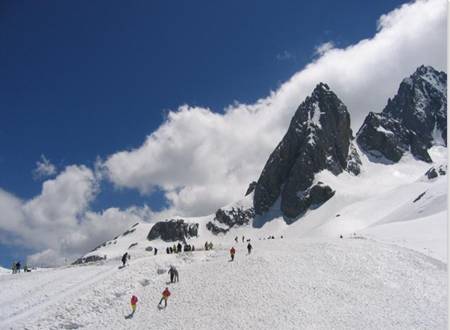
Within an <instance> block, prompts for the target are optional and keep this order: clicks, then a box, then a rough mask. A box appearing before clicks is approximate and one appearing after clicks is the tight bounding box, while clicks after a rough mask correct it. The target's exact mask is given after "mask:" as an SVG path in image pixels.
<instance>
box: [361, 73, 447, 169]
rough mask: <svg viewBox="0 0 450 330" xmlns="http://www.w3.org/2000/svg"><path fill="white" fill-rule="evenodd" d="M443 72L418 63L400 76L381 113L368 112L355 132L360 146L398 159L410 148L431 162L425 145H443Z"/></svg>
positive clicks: (445, 123)
mask: <svg viewBox="0 0 450 330" xmlns="http://www.w3.org/2000/svg"><path fill="white" fill-rule="evenodd" d="M446 91H447V74H446V73H445V72H438V71H436V70H435V69H433V68H432V67H429V66H428V67H425V66H421V67H419V68H418V69H417V70H416V72H414V74H412V75H411V76H410V77H409V78H406V79H404V80H403V81H402V82H401V84H400V87H399V89H398V92H397V94H396V95H395V96H394V98H393V99H392V100H391V99H389V100H388V103H387V105H386V107H385V108H384V109H383V111H382V112H381V113H374V112H370V113H369V114H368V115H367V117H366V119H365V120H364V123H363V125H362V126H361V128H360V129H359V131H358V133H357V142H358V145H359V146H360V148H361V149H362V150H363V151H365V152H366V153H367V154H369V155H371V156H374V157H381V156H382V157H384V158H386V159H387V160H389V161H391V162H398V161H399V160H400V158H401V157H402V156H403V154H404V153H405V152H407V151H410V152H411V153H412V154H413V155H414V156H415V157H416V158H417V159H420V160H423V161H425V162H431V161H432V159H431V157H430V155H429V154H428V149H429V148H430V147H431V146H432V145H433V144H443V145H447V93H446Z"/></svg>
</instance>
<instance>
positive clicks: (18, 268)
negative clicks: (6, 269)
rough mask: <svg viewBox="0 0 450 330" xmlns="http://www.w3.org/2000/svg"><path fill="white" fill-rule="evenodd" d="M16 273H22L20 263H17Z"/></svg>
mask: <svg viewBox="0 0 450 330" xmlns="http://www.w3.org/2000/svg"><path fill="white" fill-rule="evenodd" d="M16 272H17V273H20V261H17V263H16Z"/></svg>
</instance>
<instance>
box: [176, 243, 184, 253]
mask: <svg viewBox="0 0 450 330" xmlns="http://www.w3.org/2000/svg"><path fill="white" fill-rule="evenodd" d="M177 251H178V253H181V252H183V247H182V246H181V243H180V242H178V245H177Z"/></svg>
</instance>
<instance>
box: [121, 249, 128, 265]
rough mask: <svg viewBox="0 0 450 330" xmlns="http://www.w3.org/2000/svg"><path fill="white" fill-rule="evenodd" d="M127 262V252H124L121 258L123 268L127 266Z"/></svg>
mask: <svg viewBox="0 0 450 330" xmlns="http://www.w3.org/2000/svg"><path fill="white" fill-rule="evenodd" d="M127 260H128V252H125V254H124V255H123V256H122V264H123V265H122V266H123V267H125V265H126V264H127Z"/></svg>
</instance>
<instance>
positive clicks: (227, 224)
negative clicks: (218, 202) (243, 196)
mask: <svg viewBox="0 0 450 330" xmlns="http://www.w3.org/2000/svg"><path fill="white" fill-rule="evenodd" d="M254 217H255V211H254V209H253V208H249V209H242V208H239V207H236V208H235V207H233V208H231V210H222V209H218V210H217V212H216V216H215V217H214V220H213V221H210V222H208V223H207V224H206V228H207V229H208V230H210V231H211V232H212V233H213V234H216V235H217V234H221V233H226V232H228V230H230V228H232V227H234V226H242V225H247V224H248V223H249V222H250V220H253V219H254Z"/></svg>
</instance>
